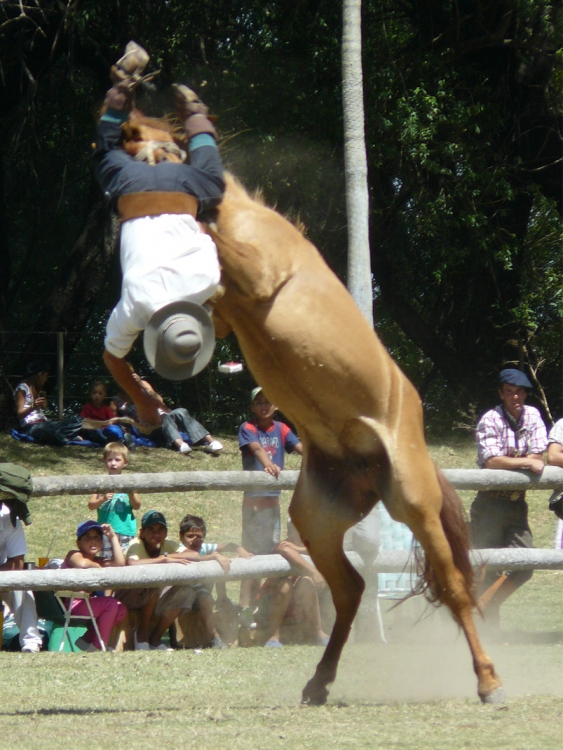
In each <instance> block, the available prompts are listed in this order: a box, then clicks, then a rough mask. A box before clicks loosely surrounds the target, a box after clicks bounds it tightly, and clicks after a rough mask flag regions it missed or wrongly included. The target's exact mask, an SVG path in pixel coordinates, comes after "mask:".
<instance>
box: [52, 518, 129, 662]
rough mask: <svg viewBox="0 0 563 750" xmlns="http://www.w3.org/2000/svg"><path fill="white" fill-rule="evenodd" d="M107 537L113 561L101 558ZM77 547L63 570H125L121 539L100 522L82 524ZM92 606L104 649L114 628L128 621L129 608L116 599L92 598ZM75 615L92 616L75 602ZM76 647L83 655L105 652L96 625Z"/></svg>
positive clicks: (90, 627)
mask: <svg viewBox="0 0 563 750" xmlns="http://www.w3.org/2000/svg"><path fill="white" fill-rule="evenodd" d="M104 534H105V535H106V536H107V537H108V539H109V542H110V544H111V548H112V552H113V557H112V558H111V559H109V560H108V559H105V558H103V557H102V556H101V555H102V546H103V535H104ZM76 546H77V547H78V549H73V550H70V552H69V553H68V554H67V556H66V557H65V561H64V563H63V564H62V565H61V569H62V568H82V569H84V568H110V567H114V568H122V567H123V566H124V565H125V556H124V554H123V552H122V550H121V545H120V543H119V539H118V536H117V534H116V533H115V531H114V530H113V529H112V528H111V526H110V525H109V524H107V523H105V524H99V523H98V522H97V521H84V523H81V524H80V526H79V527H78V529H77V530H76ZM90 606H91V608H92V612H93V613H94V617H95V618H96V623H97V625H98V630H99V631H100V636H101V638H102V640H103V642H104V645H105V646H107V645H108V642H109V639H110V636H111V631H112V630H113V628H114V626H115V625H117V623H119V622H121V621H122V620H123V619H124V618H125V617H126V615H127V607H126V606H125V604H122V603H121V602H120V601H118V600H117V599H114V598H113V596H91V597H90ZM72 614H73V615H88V614H89V611H88V605H87V603H86V601H85V600H84V599H75V600H74V601H73V603H72ZM75 645H76V646H78V648H79V649H81V650H82V651H98V650H99V649H101V648H102V646H101V643H100V641H99V639H98V636H97V635H96V631H95V630H94V626H93V625H92V624H90V625H89V626H88V631H87V632H86V634H85V635H84V636H82V637H81V638H77V640H76V643H75Z"/></svg>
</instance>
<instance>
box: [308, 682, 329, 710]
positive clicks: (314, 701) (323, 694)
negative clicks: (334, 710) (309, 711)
mask: <svg viewBox="0 0 563 750" xmlns="http://www.w3.org/2000/svg"><path fill="white" fill-rule="evenodd" d="M327 698H328V690H327V689H326V688H325V687H322V688H316V687H315V686H314V685H311V683H310V682H308V683H307V684H306V685H305V688H304V689H303V693H302V695H301V703H302V704H303V705H305V706H324V704H325V703H326V699H327Z"/></svg>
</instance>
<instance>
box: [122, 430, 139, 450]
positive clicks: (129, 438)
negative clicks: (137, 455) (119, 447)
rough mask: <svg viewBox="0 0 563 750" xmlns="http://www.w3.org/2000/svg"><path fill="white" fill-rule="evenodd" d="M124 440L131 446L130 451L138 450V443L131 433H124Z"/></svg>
mask: <svg viewBox="0 0 563 750" xmlns="http://www.w3.org/2000/svg"><path fill="white" fill-rule="evenodd" d="M123 442H124V444H125V445H126V446H127V447H128V448H129V450H130V451H135V450H137V443H136V442H135V438H134V437H133V435H130V434H129V433H128V432H126V433H124V435H123Z"/></svg>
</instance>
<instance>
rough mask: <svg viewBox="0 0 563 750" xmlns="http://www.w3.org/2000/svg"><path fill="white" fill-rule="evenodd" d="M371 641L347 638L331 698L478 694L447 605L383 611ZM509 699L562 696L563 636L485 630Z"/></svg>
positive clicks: (430, 697)
mask: <svg viewBox="0 0 563 750" xmlns="http://www.w3.org/2000/svg"><path fill="white" fill-rule="evenodd" d="M383 623H384V632H385V637H386V639H387V643H383V642H382V641H381V639H380V637H379V631H378V629H375V631H374V632H373V633H372V634H371V635H372V636H373V637H372V638H371V639H370V640H369V641H368V642H363V643H360V642H358V639H357V638H356V639H355V638H354V635H352V638H351V639H350V642H349V644H348V645H347V647H346V648H345V650H344V653H343V656H342V660H341V663H340V669H339V672H338V676H337V679H336V682H335V683H334V685H333V687H332V690H331V694H330V699H331V700H341V701H343V702H368V703H372V702H383V703H388V702H394V701H412V702H415V701H416V702H418V701H428V700H444V699H448V698H470V699H476V697H477V682H476V678H475V675H474V673H473V667H472V662H471V656H470V652H469V648H468V646H467V643H466V641H465V637H464V636H463V634H462V632H461V631H460V630H459V629H458V627H457V625H455V623H454V622H453V620H452V618H451V616H450V614H449V612H448V611H447V610H446V609H445V608H440V609H438V610H436V609H434V608H432V607H429V606H428V605H426V604H425V603H424V602H422V601H421V600H409V601H407V602H404V603H403V604H401V605H400V606H399V607H397V608H395V609H394V610H392V611H388V612H384V614H383ZM481 638H482V643H483V646H484V648H485V650H486V651H487V653H488V654H489V656H490V657H491V658H492V660H493V662H494V664H495V668H496V670H497V673H498V674H499V675H500V677H501V679H502V681H503V685H504V688H505V691H506V694H507V697H508V698H509V699H510V698H511V697H516V696H519V695H563V643H562V634H561V633H545V634H542V633H529V634H526V633H522V632H520V633H504V634H503V635H502V636H501V638H500V639H498V640H497V638H495V639H491V638H490V637H489V638H488V637H487V635H486V633H482V634H481Z"/></svg>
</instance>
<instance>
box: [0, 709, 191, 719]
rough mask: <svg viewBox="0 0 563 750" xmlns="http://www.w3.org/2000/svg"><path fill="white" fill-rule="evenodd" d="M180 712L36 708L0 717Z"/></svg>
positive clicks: (163, 710)
mask: <svg viewBox="0 0 563 750" xmlns="http://www.w3.org/2000/svg"><path fill="white" fill-rule="evenodd" d="M173 711H180V709H179V708H162V709H161V708H159V709H157V710H155V711H147V710H146V708H145V709H142V708H38V709H37V710H33V709H30V710H29V711H0V716H90V715H92V714H146V715H147V716H149V717H150V716H158V715H160V714H161V713H163V712H164V713H172V712H173Z"/></svg>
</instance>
